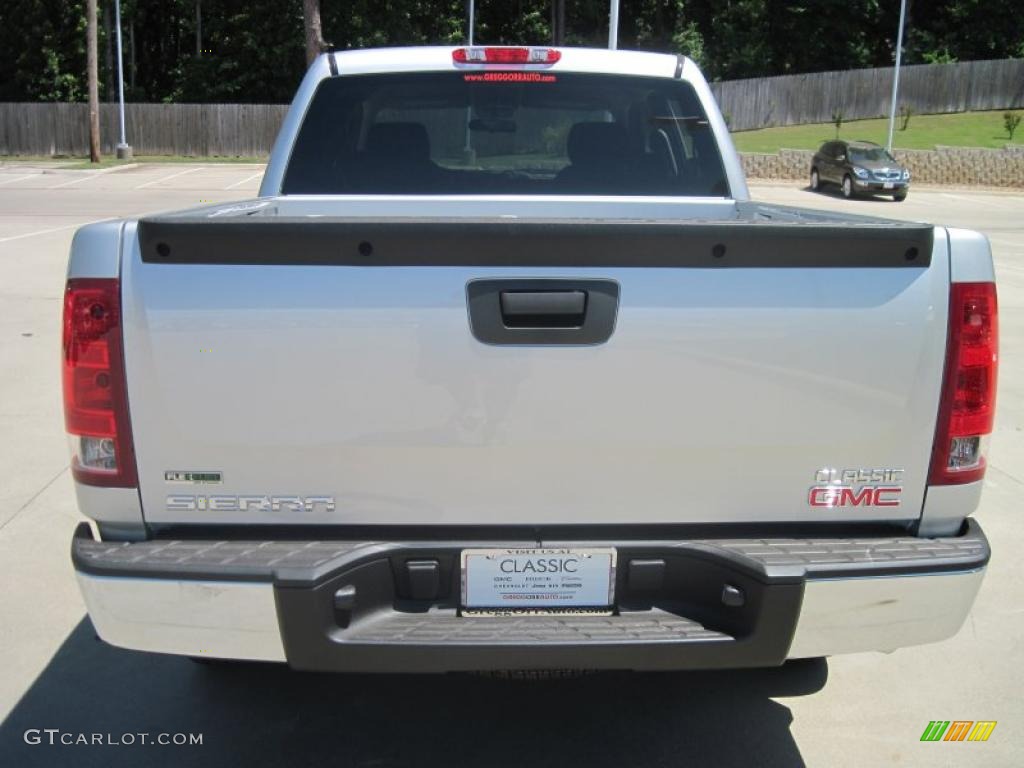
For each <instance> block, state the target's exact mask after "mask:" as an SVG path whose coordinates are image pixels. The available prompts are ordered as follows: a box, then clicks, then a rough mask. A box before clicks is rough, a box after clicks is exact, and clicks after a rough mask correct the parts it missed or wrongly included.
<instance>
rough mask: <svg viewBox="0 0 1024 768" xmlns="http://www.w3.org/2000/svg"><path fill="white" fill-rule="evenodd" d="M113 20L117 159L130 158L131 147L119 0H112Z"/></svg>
mask: <svg viewBox="0 0 1024 768" xmlns="http://www.w3.org/2000/svg"><path fill="white" fill-rule="evenodd" d="M114 22H115V23H116V26H117V101H118V114H119V117H120V121H121V143H120V144H118V145H117V159H118V160H131V159H132V148H131V147H130V146H128V142H127V140H126V139H125V135H124V55H123V54H122V53H121V0H114Z"/></svg>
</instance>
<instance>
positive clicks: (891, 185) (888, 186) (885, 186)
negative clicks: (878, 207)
mask: <svg viewBox="0 0 1024 768" xmlns="http://www.w3.org/2000/svg"><path fill="white" fill-rule="evenodd" d="M895 187H896V185H895V184H894V183H893V182H891V181H886V182H884V183H883V184H882V189H895Z"/></svg>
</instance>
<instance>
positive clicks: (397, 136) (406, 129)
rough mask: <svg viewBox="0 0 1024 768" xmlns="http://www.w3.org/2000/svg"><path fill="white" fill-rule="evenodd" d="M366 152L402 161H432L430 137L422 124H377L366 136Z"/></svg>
mask: <svg viewBox="0 0 1024 768" xmlns="http://www.w3.org/2000/svg"><path fill="white" fill-rule="evenodd" d="M366 150H367V151H368V152H369V153H370V154H372V155H377V156H384V157H390V158H394V159H400V160H405V161H409V160H416V161H419V162H427V161H429V160H430V137H429V136H428V135H427V129H426V127H424V126H423V125H422V124H421V123H377V124H376V125H373V126H372V127H371V128H370V132H369V134H367V136H366Z"/></svg>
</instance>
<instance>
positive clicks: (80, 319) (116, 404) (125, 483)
mask: <svg viewBox="0 0 1024 768" xmlns="http://www.w3.org/2000/svg"><path fill="white" fill-rule="evenodd" d="M121 342H122V337H121V292H120V283H119V281H118V280H116V279H113V278H79V279H74V280H69V281H68V284H67V290H66V291H65V293H64V357H63V361H62V363H63V365H62V368H63V381H64V424H65V426H66V427H67V431H68V436H69V438H70V442H71V472H72V474H73V475H74V477H75V480H77V481H78V482H80V483H86V484H88V485H103V486H116V487H120V488H131V487H134V486H135V484H136V473H135V452H134V450H133V448H132V436H131V428H130V425H129V422H128V395H127V391H126V386H125V376H124V356H123V349H122V343H121Z"/></svg>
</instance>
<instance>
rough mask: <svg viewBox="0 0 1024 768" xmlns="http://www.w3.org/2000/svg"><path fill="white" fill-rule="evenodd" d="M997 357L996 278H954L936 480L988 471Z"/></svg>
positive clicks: (969, 478) (963, 479) (959, 479)
mask: <svg viewBox="0 0 1024 768" xmlns="http://www.w3.org/2000/svg"><path fill="white" fill-rule="evenodd" d="M998 363H999V311H998V306H997V304H996V286H995V283H953V285H952V287H951V290H950V294H949V333H948V336H947V339H946V372H945V377H944V380H943V383H942V399H941V402H940V404H939V419H938V427H937V429H936V432H935V445H934V448H933V451H932V468H931V477H930V479H929V482H930V483H931V484H932V485H954V484H959V483H970V482H974V481H975V480H980V479H981V478H982V477H984V476H985V447H986V443H987V440H986V439H985V438H986V436H987V435H988V434H990V433H991V432H992V425H993V421H994V419H995V411H996V374H997V372H998Z"/></svg>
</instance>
